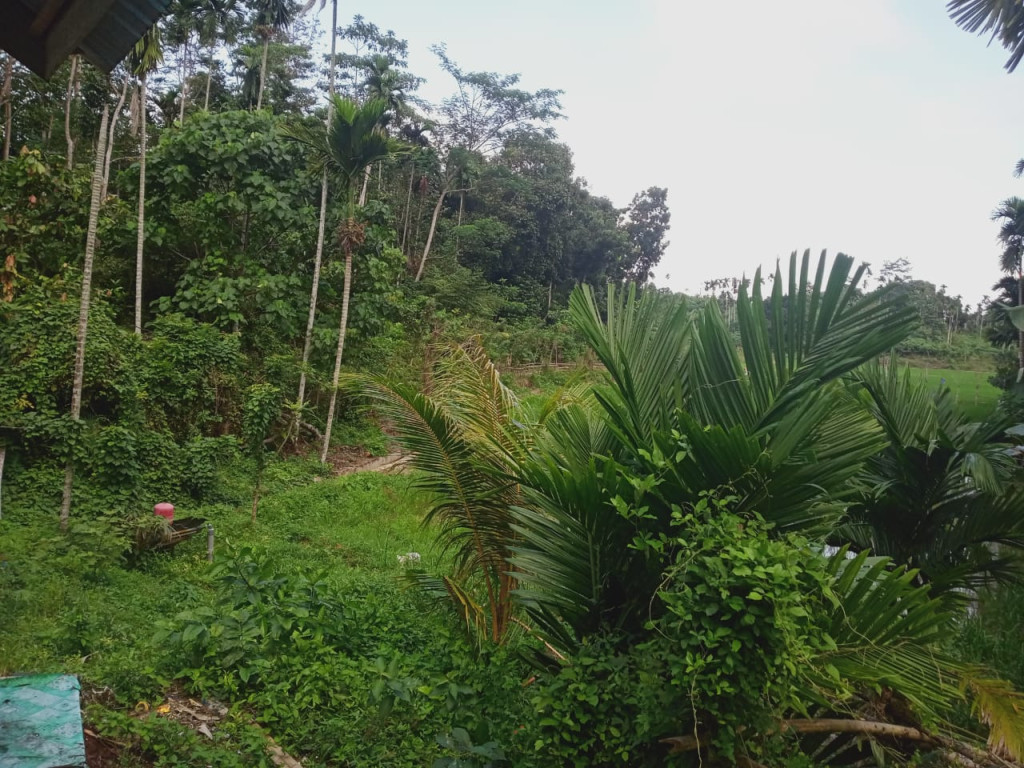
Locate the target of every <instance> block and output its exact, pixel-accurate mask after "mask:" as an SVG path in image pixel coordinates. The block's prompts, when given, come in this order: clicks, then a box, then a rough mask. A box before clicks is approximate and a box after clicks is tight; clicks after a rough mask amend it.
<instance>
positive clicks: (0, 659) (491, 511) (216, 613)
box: [0, 0, 1024, 768]
mask: <svg viewBox="0 0 1024 768" xmlns="http://www.w3.org/2000/svg"><path fill="white" fill-rule="evenodd" d="M326 5H327V3H326V2H321V3H320V4H319V6H318V4H317V3H316V2H315V0H313V1H312V2H310V3H309V4H307V5H306V6H300V5H299V4H298V3H296V2H293V0H248V1H247V2H244V1H242V0H175V1H174V2H173V3H172V4H171V9H170V12H169V14H168V15H167V16H166V18H165V19H164V20H163V21H162V22H160V24H159V25H158V26H156V27H154V28H153V29H152V30H150V31H149V32H148V33H147V34H146V35H145V36H144V37H143V38H142V39H141V40H140V41H139V42H138V44H137V45H136V46H135V48H134V50H133V52H132V53H131V55H129V56H128V57H127V58H126V59H125V61H124V62H123V63H122V65H121V66H119V67H118V68H117V69H116V70H115V71H114V72H113V73H111V74H110V75H109V76H107V75H104V74H102V73H99V72H97V71H96V70H94V69H93V68H91V67H90V66H89V65H88V64H87V63H85V62H83V61H81V59H80V58H79V57H77V56H76V57H72V59H71V60H70V61H69V62H67V64H66V65H65V66H64V67H63V69H62V70H61V71H60V72H59V73H58V75H57V76H56V77H54V78H53V79H52V80H50V81H44V80H41V79H39V78H37V77H35V76H34V75H31V74H29V73H28V72H27V71H26V70H24V69H23V68H22V67H20V66H18V65H16V64H15V63H14V62H13V60H12V59H11V58H10V57H7V58H6V60H5V77H4V84H3V107H4V115H3V116H4V151H3V160H2V161H0V255H2V257H3V263H2V266H0V535H2V536H3V538H0V615H5V616H6V615H7V614H8V613H9V615H10V616H11V619H10V620H9V621H6V620H5V621H2V622H0V677H2V676H5V675H6V674H8V673H9V672H22V671H25V670H26V669H30V668H36V667H39V668H43V667H45V668H47V669H51V670H56V671H71V672H74V673H75V674H80V676H81V677H82V679H83V680H85V681H86V682H87V683H88V684H89V685H90V686H91V687H90V688H89V689H88V690H87V691H86V694H85V697H86V700H87V709H88V716H89V717H90V718H92V721H90V725H91V726H92V725H94V726H95V727H96V728H97V729H98V731H99V732H101V733H103V734H114V735H115V736H116V738H107V736H98V735H97V732H95V731H91V730H90V731H88V733H90V734H92V737H93V739H94V740H98V741H102V742H103V743H104V745H105V748H107V749H111V750H114V751H115V752H117V751H118V750H120V755H119V757H120V758H122V764H126V765H127V764H131V765H147V766H148V765H150V764H152V765H160V766H170V765H188V764H209V765H218V766H225V768H227V767H228V766H230V767H231V768H235V767H236V766H241V765H249V764H260V765H265V764H269V763H268V761H269V762H273V763H274V764H277V765H292V764H294V762H295V761H294V760H293V758H291V757H289V756H288V755H285V754H284V752H283V750H282V748H281V747H280V746H279V745H278V743H277V741H275V739H277V740H278V741H280V742H281V743H282V744H284V745H285V746H286V747H287V748H288V750H289V751H292V752H294V753H295V754H300V755H301V756H302V757H303V759H305V760H307V761H309V764H310V765H324V766H328V765H346V766H349V765H358V766H378V765H385V766H390V765H395V766H413V765H423V764H432V765H434V766H435V768H455V767H456V766H462V767H463V768H469V767H473V768H484V766H503V765H515V766H520V767H521V768H532V767H537V768H547V767H548V766H551V767H552V768H554V767H556V766H558V767H561V766H578V767H579V768H584V766H591V765H619V766H649V765H655V764H662V763H664V764H669V765H681V766H697V767H699V766H703V765H705V763H706V764H708V765H712V766H731V765H738V766H742V767H743V768H765V766H779V767H780V768H782V767H784V768H805V767H806V766H810V765H839V766H850V768H854V767H859V766H866V765H878V766H885V765H887V764H892V765H901V766H907V767H908V768H909V767H910V766H926V765H933V764H940V763H941V764H948V765H955V766H963V767H965V768H980V767H981V766H984V767H985V768H1006V766H1008V765H1011V764H1012V765H1019V764H1020V761H1021V760H1024V715H1022V713H1024V697H1022V695H1021V693H1019V692H1018V691H1017V690H1015V689H1014V687H1013V686H1014V684H1017V685H1021V684H1024V669H1022V667H1021V664H1020V660H1019V658H1018V659H1016V661H1014V662H1012V663H1011V662H1007V660H1006V658H1004V657H1003V656H1002V655H1001V654H1004V653H1006V652H1007V648H1010V651H1009V652H1010V653H1011V654H1012V652H1013V649H1014V648H1016V646H1015V645H1013V643H1012V642H1011V641H1004V640H1002V639H1000V640H999V642H998V643H994V645H995V650H993V649H992V648H991V647H988V646H985V644H984V643H981V642H979V641H978V639H977V636H973V640H972V635H971V632H972V631H974V632H979V631H981V632H983V631H984V630H985V628H987V627H990V626H993V625H997V626H1000V627H1006V626H1011V625H1012V626H1011V629H1013V631H1017V632H1018V633H1019V629H1020V624H1019V622H1018V623H1017V624H1016V625H1013V622H1014V620H1015V619H1014V615H1012V614H1011V615H1009V616H1003V615H999V616H996V617H995V618H993V613H994V612H995V611H997V610H999V608H998V607H999V606H1003V605H1006V604H1009V603H1011V602H1012V601H1013V600H1014V599H1015V598H1014V596H1015V595H1019V594H1020V593H1019V589H1020V584H1021V582H1022V581H1024V560H1021V550H1022V549H1024V518H1022V517H1021V515H1020V511H1021V509H1022V508H1024V484H1022V475H1021V463H1022V460H1021V455H1022V454H1021V445H1020V443H1021V432H1022V426H1021V423H1020V422H1021V420H1022V414H1024V405H1022V403H1024V396H1022V395H1021V391H1022V390H1021V387H1022V386H1024V384H1022V383H1021V376H1022V375H1024V330H1021V329H1020V322H1019V317H1018V315H1017V314H1015V313H1019V312H1020V303H1021V299H1022V295H1024V289H1022V286H1024V268H1022V254H1024V202H1022V201H1021V200H1019V199H1017V198H1009V199H1007V200H1006V201H1004V202H1003V203H1002V204H1001V205H1000V206H999V207H998V208H997V210H996V211H995V212H994V213H993V216H992V217H993V219H994V220H995V221H997V222H998V223H999V225H1000V235H999V243H1000V247H1001V249H1002V253H1001V256H1000V258H999V263H998V268H999V269H1000V270H1001V271H1002V272H1004V273H1005V275H1006V277H1005V278H1004V279H1003V280H1002V281H1000V282H999V283H997V284H996V285H995V286H994V287H993V291H995V292H996V294H997V295H996V298H995V300H994V301H992V302H988V301H987V300H986V301H983V302H981V303H978V304H975V305H973V306H971V305H969V304H966V303H965V302H964V301H963V299H962V297H961V296H960V295H958V294H957V292H956V288H955V287H953V288H950V287H948V286H944V285H943V286H935V285H933V284H931V283H928V282H926V281H922V280H915V279H913V278H912V276H911V272H910V264H909V261H908V260H907V259H905V258H900V259H897V260H893V261H887V262H885V263H883V264H881V265H880V266H879V267H877V268H876V270H875V271H874V272H872V270H871V269H870V267H869V266H868V265H867V264H863V263H862V264H860V265H858V264H857V263H856V261H855V260H854V258H852V257H850V256H848V255H845V254H841V253H839V254H835V255H833V256H829V255H828V254H826V253H824V252H823V253H822V254H821V256H820V257H819V258H818V259H816V260H815V259H812V257H811V254H810V252H809V251H806V252H804V253H803V254H802V255H800V254H799V253H797V252H794V253H793V254H792V255H791V256H790V258H789V259H788V260H786V261H783V260H780V261H779V262H778V263H777V264H775V266H774V269H770V270H762V269H757V270H756V271H754V272H753V273H752V274H751V275H749V276H747V275H739V276H733V275H729V276H723V277H722V278H721V279H717V280H710V281H708V283H707V284H706V285H705V290H704V292H703V294H702V295H700V296H693V297H687V296H682V295H677V294H673V293H671V292H670V291H667V290H663V289H658V288H656V287H655V286H654V285H652V284H651V279H652V276H653V274H654V270H655V269H656V267H657V266H658V265H659V263H660V261H661V259H662V257H663V255H664V254H665V250H666V247H667V244H668V243H667V237H668V233H669V230H670V225H671V223H672V216H671V214H670V211H669V197H668V191H667V190H666V189H664V188H660V187H655V186H652V187H650V188H648V189H643V190H639V191H637V192H636V193H635V195H634V196H633V197H632V201H631V202H630V204H629V205H628V206H627V207H625V208H617V207H616V206H615V205H614V204H613V203H612V202H611V201H610V200H609V199H608V198H605V197H602V196H600V195H599V194H597V192H596V191H594V190H591V189H590V188H589V186H588V184H587V182H586V181H585V180H584V179H582V178H580V177H579V176H578V175H577V174H576V169H575V167H574V164H573V155H572V151H571V149H570V147H568V146H567V145H566V144H564V143H562V142H561V141H559V138H558V134H557V127H558V121H559V120H560V119H561V118H562V117H563V106H562V96H563V94H562V93H561V91H559V90H557V89H555V88H540V89H537V90H530V89H527V88H525V87H523V84H522V83H521V81H520V78H519V76H518V75H516V74H507V73H497V72H490V71H469V70H466V69H464V68H463V67H462V66H461V65H460V64H459V63H458V62H457V61H456V59H455V57H454V56H453V55H452V54H450V53H449V51H448V50H447V48H446V47H445V46H444V45H443V44H438V45H436V46H434V47H433V48H432V52H433V54H434V55H435V56H436V58H437V61H438V63H439V66H440V69H441V70H442V71H443V72H444V74H445V76H446V78H447V80H446V82H447V83H448V86H449V89H448V95H447V96H445V97H444V98H442V99H440V100H438V101H437V102H436V103H430V102H429V101H428V100H427V99H425V98H424V97H423V96H422V94H421V90H422V86H423V84H424V80H423V79H422V77H420V76H419V75H418V74H417V73H416V72H413V71H411V70H410V68H409V66H408V44H407V43H406V41H405V40H403V39H402V38H401V37H400V36H399V33H396V32H394V31H391V30H382V29H380V28H378V27H377V26H376V25H374V24H373V23H372V22H371V21H369V20H367V19H365V18H362V17H359V16H357V17H355V18H354V19H353V20H352V21H351V23H348V24H344V23H342V24H339V22H338V20H337V10H338V4H337V3H336V2H332V3H331V15H332V17H333V20H332V24H331V28H330V29H329V30H328V35H327V36H326V40H324V39H322V38H320V37H318V36H317V35H316V34H315V30H314V28H312V27H311V25H310V23H309V18H310V17H309V15H308V14H309V12H310V11H312V10H313V9H316V8H319V10H320V11H323V10H325V9H326ZM965 5H971V6H974V7H975V10H976V13H975V16H974V17H971V16H970V14H967V16H965V15H964V14H965V13H967V12H966V11H963V12H961V13H960V15H959V17H958V20H959V21H960V22H961V23H964V24H965V25H967V26H970V24H967V23H966V22H965V21H964V19H965V18H967V19H969V18H975V19H976V20H977V19H978V18H984V14H983V13H982V11H983V10H984V9H981V10H978V8H977V6H978V5H979V4H977V3H973V4H963V3H951V5H950V8H951V10H953V9H954V8H955V7H964V6H965ZM981 5H986V7H987V6H990V5H992V4H990V3H989V4H981ZM990 10H991V9H990ZM977 14H982V15H981V16H978V15H977ZM1011 16H1012V19H1011V20H1016V21H1017V22H1019V18H1018V17H1017V16H1016V15H1012V14H1011ZM971 24H973V25H974V27H975V28H976V27H978V26H979V25H981V26H984V25H983V24H981V23H980V22H977V21H976V22H971ZM1015 39H1016V38H1013V37H1012V36H1010V37H1007V36H1004V37H1003V41H1004V42H1006V43H1007V44H1008V46H1009V44H1010V43H1013V44H1014V45H1015V46H1016V43H1014V40H1015ZM327 50H329V51H330V53H326V51H327ZM1015 50H1016V49H1015ZM1014 55H1015V56H1017V54H1016V53H1015V54H1014ZM1012 65H1015V64H1014V63H1013V62H1011V66H1012ZM555 85H557V84H555ZM624 133H626V134H627V135H630V136H631V135H633V130H632V127H631V126H629V125H626V124H624ZM1022 169H1024V166H1022ZM692 213H693V215H697V213H699V212H692ZM994 255H995V254H994ZM995 266H996V265H995V263H993V273H995ZM562 363H568V364H569V367H572V368H573V369H574V370H573V372H572V373H571V374H569V373H566V371H565V366H561V365H560V364H562ZM907 363H909V364H913V365H914V366H915V368H911V367H908V366H907V365H905V364H907ZM939 365H943V366H949V369H946V368H942V369H941V370H942V371H943V375H942V377H941V378H940V379H939V381H938V382H937V383H935V382H933V381H930V380H929V379H928V378H927V377H926V376H921V375H919V374H920V373H921V371H922V370H923V371H925V372H927V371H928V370H929V368H930V367H936V366H939ZM958 366H959V367H961V368H966V369H968V370H955V369H956V368H957V367H958ZM972 367H974V368H982V369H984V373H981V372H979V371H976V370H970V368H972ZM517 373H518V375H519V379H521V380H523V381H524V383H522V384H521V385H520V386H519V387H517V388H516V389H515V390H514V389H513V388H512V387H511V386H510V382H513V381H516V380H517ZM959 373H966V374H975V378H974V383H973V387H974V390H973V402H972V401H971V393H970V392H966V394H965V393H964V392H963V391H962V390H960V389H957V390H955V391H954V389H953V388H951V387H950V386H949V384H948V383H947V381H946V378H945V375H948V374H959ZM989 373H992V374H993V380H994V381H995V382H996V383H998V384H999V385H1000V386H1001V387H1003V388H1004V389H1005V393H1004V394H1003V396H1002V398H1001V399H1000V400H999V402H998V403H997V402H996V401H997V397H998V392H996V390H995V389H994V388H992V387H991V386H989V384H988V383H987V382H982V381H981V380H980V379H978V378H977V377H978V376H984V377H987V376H988V374H989ZM560 375H565V377H566V378H564V379H557V381H556V383H554V384H551V381H552V380H553V379H547V378H545V377H557V376H560ZM982 383H984V384H985V386H986V387H988V388H989V389H990V390H991V392H990V393H986V398H985V399H984V401H983V402H981V400H982V399H983V398H980V397H979V393H980V390H981V384H982ZM549 384H551V385H550V386H548V385H549ZM962 395H964V396H962ZM368 449H372V450H373V451H374V452H376V453H378V454H379V453H385V452H389V451H393V453H389V454H388V456H387V457H386V459H387V461H388V462H390V463H389V464H388V466H389V468H394V467H399V468H400V469H402V470H403V471H404V470H408V471H409V472H410V475H409V476H402V477H382V476H380V475H379V474H371V473H369V472H353V471H352V470H353V468H354V467H355V468H357V469H358V468H363V469H365V468H366V467H367V465H362V464H358V463H357V464H347V463H346V462H347V461H349V460H350V459H351V457H352V456H353V455H361V453H363V452H366V451H367V450H368ZM378 468H379V467H378ZM5 472H6V475H5ZM338 475H344V477H338ZM5 477H6V479H5ZM167 499H173V500H174V501H175V502H176V503H177V505H178V506H179V509H180V510H183V511H187V512H189V513H194V514H195V517H190V518H187V520H188V521H189V522H188V527H187V528H182V527H178V528H175V527H173V524H172V523H171V522H169V521H168V520H166V519H165V518H164V517H163V516H162V513H159V512H158V514H160V516H159V517H155V516H154V515H153V514H150V509H153V511H158V510H156V509H155V508H153V506H152V504H153V502H155V501H157V500H167ZM161 506H162V505H161ZM164 511H165V512H166V511H167V510H166V509H165V510H164ZM214 520H215V521H216V525H217V526H218V527H219V528H220V529H222V530H226V531H227V535H226V536H225V539H226V545H221V546H222V549H221V550H219V551H218V552H219V553H218V554H217V558H218V560H217V561H216V564H214V565H211V563H212V562H214V530H213V527H212V522H210V521H214ZM178 525H179V526H181V525H182V521H181V520H179V521H178ZM207 525H209V527H206V528H205V530H206V531H207V535H208V539H207V542H208V543H207V544H206V546H207V549H204V550H203V551H202V552H200V551H199V550H198V549H196V548H192V549H189V548H188V547H189V546H191V545H186V546H185V547H183V551H184V554H180V553H174V555H173V556H167V555H166V554H165V553H156V554H154V552H153V550H156V549H170V548H172V547H174V546H177V544H179V543H183V542H187V541H188V540H189V538H190V537H191V536H192V535H193V534H195V533H197V532H200V531H201V530H204V526H207ZM58 526H59V531H58V530H57V528H58ZM185 534H187V535H185ZM392 536H395V537H396V538H397V541H398V542H399V543H398V544H396V543H395V541H392ZM368 542H369V543H368ZM415 542H419V543H420V544H424V545H426V546H425V547H424V549H426V547H431V548H432V551H424V552H420V551H416V550H413V549H408V547H409V546H411V544H412V543H415ZM192 543H193V544H195V543H196V542H194V541H193V542H192ZM396 546H399V547H401V549H399V550H397V551H398V552H399V554H397V555H396V550H395V547H396ZM402 550H405V551H404V552H403V551H402ZM207 560H209V562H208V561H207ZM314 568H316V569H319V571H318V572H316V573H314V572H313V569H314ZM400 582H404V584H405V585H406V586H410V585H411V586H415V587H417V589H400V588H399V586H398V585H399V583H400ZM993 606H996V608H993ZM978 628H981V629H980V630H979V629H978ZM154 630H155V632H156V635H155V637H154V635H153V632H154ZM1018 645H1019V643H1018ZM1017 650H1019V648H1018V649H1017ZM5 654H9V655H10V658H11V659H13V661H9V660H8V659H7V658H6V657H5ZM1017 655H1018V656H1019V653H1018V654H1017ZM1003 677H1006V678H1007V679H1005V680H1004V679H1003ZM193 696H194V697H195V699H193V698H191V697H193ZM161 699H164V700H165V703H163V704H161V705H159V706H155V707H153V708H152V711H151V707H150V701H152V702H157V701H160V700H161ZM183 701H187V702H188V704H187V705H184V704H182V702H183ZM222 702H223V703H222ZM182 712H185V713H186V714H188V715H189V717H190V718H191V719H187V718H186V719H181V718H182ZM174 718H179V719H174ZM196 723H200V725H196ZM183 724H184V725H188V726H189V727H188V728H181V727H179V726H181V725H183ZM208 724H213V726H214V727H215V728H216V729H217V730H216V732H214V731H212V730H211V728H210V726H209V725H208ZM204 729H205V730H204ZM268 729H272V730H273V731H274V734H275V736H274V738H271V737H270V736H269V734H268ZM2 736H3V734H2V733H0V738H2ZM204 738H205V739H206V740H205V741H204V740H203V739H204ZM2 747H3V744H2V742H0V748H2ZM115 747H116V748H117V749H115ZM0 754H3V751H2V749H0ZM126 761H135V762H131V763H129V762H126ZM289 761H291V762H289Z"/></svg>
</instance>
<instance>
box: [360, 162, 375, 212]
mask: <svg viewBox="0 0 1024 768" xmlns="http://www.w3.org/2000/svg"><path fill="white" fill-rule="evenodd" d="M372 173H373V166H372V165H368V166H366V170H365V171H363V188H362V189H361V190H359V204H360V205H366V189H367V187H369V186H370V175H371V174H372Z"/></svg>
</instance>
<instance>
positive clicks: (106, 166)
mask: <svg viewBox="0 0 1024 768" xmlns="http://www.w3.org/2000/svg"><path fill="white" fill-rule="evenodd" d="M128 80H129V78H127V77H126V78H125V79H124V84H123V85H122V86H121V95H120V96H118V98H117V106H115V107H114V113H113V117H112V118H111V120H110V130H109V131H108V132H107V152H106V156H105V157H104V158H103V187H102V188H101V189H100V199H101V200H106V199H107V188H108V187H109V186H110V161H111V159H112V158H113V155H114V134H115V132H116V131H117V117H118V115H120V114H121V108H122V107H123V106H124V100H125V97H127V96H128Z"/></svg>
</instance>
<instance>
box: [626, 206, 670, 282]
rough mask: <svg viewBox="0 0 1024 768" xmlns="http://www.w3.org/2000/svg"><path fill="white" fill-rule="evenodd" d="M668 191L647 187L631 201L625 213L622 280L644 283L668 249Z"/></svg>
mask: <svg viewBox="0 0 1024 768" xmlns="http://www.w3.org/2000/svg"><path fill="white" fill-rule="evenodd" d="M667 198H668V190H667V189H665V188H663V187H651V188H650V189H645V190H644V191H643V192H639V193H637V195H636V196H634V197H633V202H631V203H630V204H629V208H627V209H626V221H625V227H626V233H627V234H628V235H629V245H630V255H629V258H628V261H627V262H626V263H625V264H624V265H623V270H622V272H623V276H624V277H625V279H626V280H630V281H633V282H637V283H645V282H647V281H648V280H650V279H651V277H653V275H654V268H655V267H656V266H657V265H658V263H659V262H660V261H661V257H662V256H663V255H664V254H665V249H666V248H668V242H666V240H665V233H666V232H668V228H669V221H670V220H671V218H672V214H671V213H669V210H668V199H667Z"/></svg>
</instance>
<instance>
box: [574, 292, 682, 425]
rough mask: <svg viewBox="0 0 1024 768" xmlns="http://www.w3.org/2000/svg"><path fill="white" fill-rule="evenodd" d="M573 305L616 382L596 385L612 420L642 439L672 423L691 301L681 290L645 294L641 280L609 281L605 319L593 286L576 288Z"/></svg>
mask: <svg viewBox="0 0 1024 768" xmlns="http://www.w3.org/2000/svg"><path fill="white" fill-rule="evenodd" d="M569 311H570V313H571V315H572V318H573V320H574V322H575V323H576V325H577V327H578V328H579V329H580V331H581V333H582V334H583V336H584V338H586V340H587V342H588V343H589V344H590V346H591V348H592V349H593V350H594V353H595V354H596V355H597V358H598V360H600V361H601V363H602V364H603V365H604V367H605V368H606V369H607V371H608V376H609V378H610V379H611V382H612V386H610V387H596V388H595V393H596V395H597V397H598V399H599V400H600V401H601V403H602V405H603V406H604V407H605V408H606V409H607V411H608V414H609V416H610V419H611V423H612V425H613V426H614V427H615V428H616V429H617V430H619V431H620V432H621V433H622V434H623V435H625V436H627V439H628V441H629V442H631V443H634V444H638V443H642V442H643V441H645V440H647V439H649V438H650V436H651V435H652V434H653V432H654V431H656V430H659V429H666V428H668V427H669V425H670V423H671V414H672V412H673V411H674V410H675V408H676V405H677V399H676V397H675V392H676V390H678V388H680V387H685V382H684V380H685V378H686V375H687V372H686V365H685V360H686V354H687V350H688V347H689V341H690V326H689V322H688V319H687V314H688V310H687V306H686V304H685V302H684V301H682V300H681V299H679V298H678V297H675V296H666V295H663V294H659V293H655V292H653V291H650V292H647V293H643V294H640V293H638V292H637V288H636V286H635V285H630V286H629V287H628V289H626V290H624V291H623V290H621V289H619V288H617V287H616V286H615V285H614V284H610V285H609V286H608V299H607V304H606V309H605V311H606V317H605V318H604V319H602V317H601V311H600V309H599V307H598V304H597V300H596V299H595V297H594V292H593V290H592V289H591V288H590V287H589V286H582V287H579V288H577V289H576V290H575V291H573V293H572V296H571V297H570V299H569Z"/></svg>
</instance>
